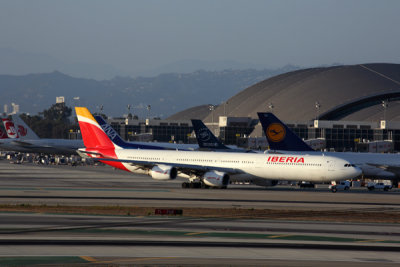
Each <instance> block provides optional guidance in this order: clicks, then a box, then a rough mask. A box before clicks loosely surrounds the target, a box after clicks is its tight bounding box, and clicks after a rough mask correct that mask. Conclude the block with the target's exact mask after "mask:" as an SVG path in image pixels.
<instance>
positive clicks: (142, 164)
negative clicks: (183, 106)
mask: <svg viewBox="0 0 400 267" xmlns="http://www.w3.org/2000/svg"><path fill="white" fill-rule="evenodd" d="M80 152H82V153H86V154H90V155H93V157H92V159H93V160H96V161H108V162H122V163H128V164H131V165H132V166H135V167H138V168H142V169H151V168H153V167H154V166H156V165H168V163H165V162H157V161H145V160H130V159H115V158H110V157H105V156H104V155H102V154H101V153H98V152H90V151H83V150H82V151H80ZM171 166H173V167H175V168H176V169H177V170H178V171H179V172H181V173H185V174H188V175H190V174H197V175H200V174H204V173H206V172H208V171H221V172H225V173H227V174H241V173H243V171H242V170H239V169H235V168H225V167H214V166H207V165H192V164H184V163H173V164H171Z"/></svg>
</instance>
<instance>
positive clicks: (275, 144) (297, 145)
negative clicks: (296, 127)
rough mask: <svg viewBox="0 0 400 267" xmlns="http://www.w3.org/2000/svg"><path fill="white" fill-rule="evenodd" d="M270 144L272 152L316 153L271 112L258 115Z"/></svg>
mask: <svg viewBox="0 0 400 267" xmlns="http://www.w3.org/2000/svg"><path fill="white" fill-rule="evenodd" d="M257 114H258V117H259V119H260V122H261V125H262V128H263V131H264V133H265V136H266V137H267V140H268V144H269V147H270V149H272V150H286V151H314V150H313V149H312V148H311V147H310V146H309V145H307V144H306V143H305V142H304V141H303V140H301V139H300V137H298V136H297V135H296V134H295V133H294V132H292V130H290V129H289V128H288V127H287V126H286V125H285V124H284V123H283V122H281V121H280V120H279V119H278V118H277V117H276V116H275V115H274V114H272V113H269V112H259V113H257Z"/></svg>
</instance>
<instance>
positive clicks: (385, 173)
mask: <svg viewBox="0 0 400 267" xmlns="http://www.w3.org/2000/svg"><path fill="white" fill-rule="evenodd" d="M258 117H259V119H260V122H261V125H262V127H263V130H264V132H265V136H266V137H267V140H268V144H269V146H270V149H271V150H272V151H275V152H278V153H290V154H297V155H298V156H299V154H302V155H305V154H308V155H322V154H324V155H329V156H334V157H339V158H342V159H344V160H347V161H349V162H351V163H352V164H354V165H356V166H358V167H359V168H360V169H361V170H362V173H363V175H364V176H365V177H366V178H371V179H399V178H400V154H380V153H356V152H318V151H314V150H313V149H312V148H311V147H309V146H308V145H307V144H306V143H305V142H304V141H303V140H301V139H300V137H298V136H297V135H296V134H295V133H294V132H292V131H291V130H290V129H289V128H288V127H287V126H286V125H285V124H284V123H283V122H281V121H280V120H279V119H278V118H277V117H276V116H275V115H274V114H272V113H269V112H265V113H261V112H260V113H258ZM272 130H274V131H279V132H280V133H279V134H275V132H274V131H272Z"/></svg>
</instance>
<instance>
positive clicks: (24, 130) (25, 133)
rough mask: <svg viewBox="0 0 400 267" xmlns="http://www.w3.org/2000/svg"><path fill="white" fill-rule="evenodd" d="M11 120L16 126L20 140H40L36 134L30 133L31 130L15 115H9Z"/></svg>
mask: <svg viewBox="0 0 400 267" xmlns="http://www.w3.org/2000/svg"><path fill="white" fill-rule="evenodd" d="M11 119H12V121H13V122H14V125H15V126H16V130H17V131H18V135H19V138H21V139H29V140H37V139H40V138H39V136H37V134H36V133H35V132H34V131H32V129H31V128H29V126H28V125H27V124H26V123H25V122H24V121H23V120H22V119H21V117H19V116H17V115H11Z"/></svg>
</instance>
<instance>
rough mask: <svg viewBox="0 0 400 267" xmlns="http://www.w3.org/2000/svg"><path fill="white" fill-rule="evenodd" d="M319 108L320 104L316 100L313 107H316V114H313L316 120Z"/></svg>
mask: <svg viewBox="0 0 400 267" xmlns="http://www.w3.org/2000/svg"><path fill="white" fill-rule="evenodd" d="M320 108H321V104H320V103H319V102H318V101H316V102H315V109H316V114H317V115H316V116H315V120H318V119H319V109H320Z"/></svg>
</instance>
